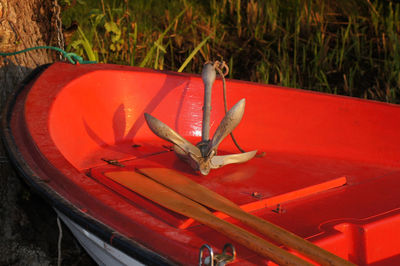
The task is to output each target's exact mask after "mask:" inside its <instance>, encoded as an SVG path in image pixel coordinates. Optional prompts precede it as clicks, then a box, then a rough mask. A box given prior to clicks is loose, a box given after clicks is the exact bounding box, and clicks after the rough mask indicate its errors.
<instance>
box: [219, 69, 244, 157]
mask: <svg viewBox="0 0 400 266" xmlns="http://www.w3.org/2000/svg"><path fill="white" fill-rule="evenodd" d="M213 66H214V68H215V70H217V71H218V74H219V75H220V76H221V77H222V88H223V93H224V107H225V114H226V113H227V112H228V101H227V100H226V81H225V76H226V75H228V73H229V67H228V66H227V64H226V63H225V61H222V62H220V61H215V62H214V64H213ZM224 68H225V72H222V69H224ZM230 135H231V139H232V141H233V143H234V144H235V146H236V147H237V148H238V150H239V151H240V152H243V153H245V152H246V151H245V150H243V149H242V147H240V145H239V143H238V142H237V141H236V138H235V136H234V135H233V132H231V133H230Z"/></svg>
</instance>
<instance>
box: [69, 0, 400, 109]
mask: <svg viewBox="0 0 400 266" xmlns="http://www.w3.org/2000/svg"><path fill="white" fill-rule="evenodd" d="M63 9H64V11H63V23H64V25H66V26H69V25H71V24H72V22H73V21H76V23H77V24H78V25H79V27H78V28H77V30H76V31H75V33H74V34H73V36H72V37H71V38H70V39H69V40H67V43H68V50H69V51H73V52H75V53H78V54H79V55H82V56H84V57H85V58H87V59H89V60H98V61H100V62H104V63H116V64H126V65H135V66H143V67H151V68H155V69H166V70H174V71H177V70H178V69H179V68H180V67H182V68H183V67H184V71H185V72H192V73H200V71H201V67H202V64H203V63H204V62H205V61H207V60H216V59H223V60H225V61H226V62H227V63H228V65H229V67H230V69H231V72H230V74H229V77H230V78H236V79H242V80H251V81H256V82H263V83H270V84H277V85H282V86H289V87H296V88H303V89H312V90H317V91H323V92H329V93H335V94H336V93H337V94H343V95H350V96H356V97H363V98H369V99H377V100H381V101H387V102H394V103H399V102H400V91H399V90H400V45H399V42H400V38H399V37H400V4H398V3H392V2H391V1H383V0H382V1H378V0H376V1H373V0H357V1H347V0H341V1H340V0H336V1H316V0H314V1H312V0H281V1H279V0H265V1H262V0H259V1H257V0H248V1H244V0H210V1H200V0H179V1H178V0H175V1H174V0H135V1H128V0H124V1H122V0H120V1H117V0H114V1H113V0H108V1H107V0H101V1H99V0H90V1H83V0H69V1H67V0H64V1H63Z"/></svg>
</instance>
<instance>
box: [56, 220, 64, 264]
mask: <svg viewBox="0 0 400 266" xmlns="http://www.w3.org/2000/svg"><path fill="white" fill-rule="evenodd" d="M57 225H58V243H57V265H58V266H61V261H62V257H61V240H62V236H63V233H62V227H61V222H60V217H59V216H58V215H57Z"/></svg>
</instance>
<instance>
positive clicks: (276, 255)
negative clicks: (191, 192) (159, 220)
mask: <svg viewBox="0 0 400 266" xmlns="http://www.w3.org/2000/svg"><path fill="white" fill-rule="evenodd" d="M105 175H106V176H107V177H109V178H111V179H112V180H114V181H116V182H118V183H120V184H122V185H124V186H126V187H128V188H129V189H131V190H132V191H134V192H136V193H138V194H140V195H142V196H144V197H146V198H148V199H150V200H152V201H154V202H155V203H157V204H160V205H161V206H164V207H165V208H168V209H170V210H172V211H175V212H177V213H180V214H182V215H185V216H187V217H190V218H193V219H195V220H197V221H198V222H200V223H202V224H204V225H206V226H208V227H210V228H212V229H214V230H216V231H218V232H220V233H223V234H224V235H226V236H227V237H229V238H231V239H232V240H234V241H236V242H238V243H240V244H242V245H243V246H245V247H247V248H248V249H250V250H253V251H254V252H256V253H258V254H260V255H262V256H264V257H267V258H269V259H271V260H273V261H274V262H276V263H278V265H311V264H310V263H309V262H307V261H305V260H302V259H300V258H299V257H297V256H295V255H293V254H291V253H289V252H288V251H286V250H284V249H281V248H279V247H277V246H275V245H274V244H272V243H270V242H267V241H266V240H264V239H262V238H260V237H258V236H256V235H254V234H251V233H250V232H248V231H246V230H244V229H242V228H240V227H238V226H235V225H234V224H231V223H229V222H226V221H225V220H222V219H220V218H217V217H216V216H214V215H213V214H212V213H211V212H210V211H209V210H207V209H206V208H205V207H203V206H201V205H200V204H198V203H196V202H194V201H192V200H190V199H188V198H186V197H185V196H182V195H181V194H179V193H177V192H175V191H173V190H172V189H169V188H167V187H166V186H164V185H161V184H159V183H157V182H155V181H153V180H152V179H150V178H147V177H145V176H144V175H142V174H139V173H136V172H132V171H119V172H109V173H105Z"/></svg>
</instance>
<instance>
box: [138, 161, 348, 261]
mask: <svg viewBox="0 0 400 266" xmlns="http://www.w3.org/2000/svg"><path fill="white" fill-rule="evenodd" d="M137 171H138V172H139V173H142V174H144V175H146V176H147V177H149V178H151V179H153V180H155V181H157V182H159V183H160V184H163V185H164V186H167V187H169V188H170V189H172V190H174V191H176V192H178V193H180V194H182V195H184V196H186V197H187V198H189V199H192V200H194V201H196V202H198V203H200V204H203V205H204V206H207V207H209V208H212V209H214V210H217V211H220V212H223V213H225V214H227V215H229V216H231V217H233V218H235V219H237V220H239V221H241V222H242V223H244V224H246V225H248V226H250V227H252V228H254V229H256V230H257V231H258V232H260V233H262V234H264V235H265V236H268V237H269V238H270V239H272V240H274V241H276V242H278V243H280V244H283V245H285V246H286V247H289V248H292V249H294V250H296V251H298V252H300V253H301V254H303V255H305V256H306V257H308V258H310V259H312V260H314V261H316V262H318V263H320V264H322V265H354V264H352V263H351V262H349V261H347V260H345V259H342V258H340V257H338V256H336V255H334V254H332V253H330V252H328V251H326V250H325V249H322V248H320V247H318V246H316V245H314V244H312V243H311V242H309V241H307V240H305V239H303V238H301V237H299V236H297V235H295V234H293V233H291V232H289V231H287V230H285V229H283V228H282V227H279V226H277V225H275V224H273V223H270V222H268V221H266V220H263V219H261V218H259V217H257V216H254V215H252V214H250V213H247V212H245V211H243V210H242V209H241V208H240V207H239V206H238V205H236V204H235V203H233V202H232V201H230V200H228V199H227V198H225V197H223V196H221V195H219V194H218V193H215V192H214V191H212V190H210V189H208V188H206V187H205V186H202V185H200V184H198V183H196V182H194V181H193V180H191V179H190V178H187V177H186V176H184V175H182V174H181V173H179V172H177V171H174V170H171V169H167V168H142V169H137ZM132 175H134V174H132Z"/></svg>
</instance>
